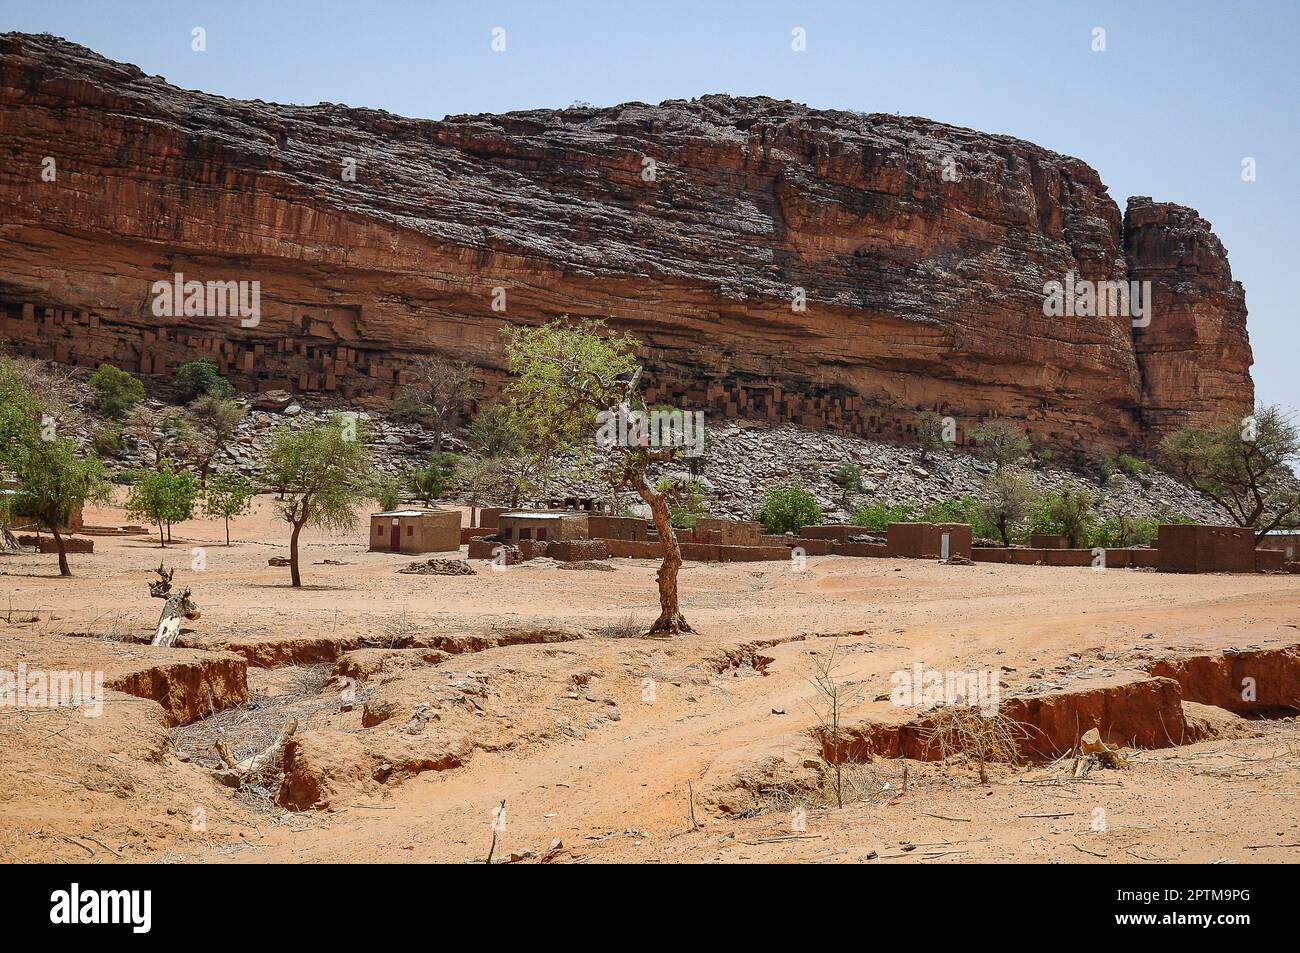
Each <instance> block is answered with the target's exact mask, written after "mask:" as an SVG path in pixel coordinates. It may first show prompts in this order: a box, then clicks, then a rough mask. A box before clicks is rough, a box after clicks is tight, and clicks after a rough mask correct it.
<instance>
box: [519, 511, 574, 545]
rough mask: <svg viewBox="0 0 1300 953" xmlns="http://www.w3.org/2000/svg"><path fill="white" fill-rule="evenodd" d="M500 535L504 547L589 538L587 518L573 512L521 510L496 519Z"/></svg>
mask: <svg viewBox="0 0 1300 953" xmlns="http://www.w3.org/2000/svg"><path fill="white" fill-rule="evenodd" d="M497 535H498V536H500V537H501V541H502V542H504V543H512V544H516V545H517V544H518V543H519V542H520V541H527V540H533V541H535V542H543V543H545V542H552V543H556V542H566V541H568V540H574V539H586V538H587V514H586V513H580V512H573V511H571V510H540V511H529V510H519V511H516V512H512V513H502V514H501V515H500V516H498V517H497Z"/></svg>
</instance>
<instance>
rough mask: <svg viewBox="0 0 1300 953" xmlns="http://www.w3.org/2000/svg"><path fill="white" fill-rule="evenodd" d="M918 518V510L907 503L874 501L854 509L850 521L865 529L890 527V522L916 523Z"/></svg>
mask: <svg viewBox="0 0 1300 953" xmlns="http://www.w3.org/2000/svg"><path fill="white" fill-rule="evenodd" d="M916 518H917V514H916V510H915V509H913V508H912V507H910V506H908V505H907V504H905V503H899V504H896V505H891V504H889V503H872V504H871V505H870V506H860V507H858V508H857V509H856V510H854V511H853V515H852V516H850V517H849V522H850V523H852V524H853V525H854V526H861V527H863V528H864V529H888V528H889V524H890V523H914V522H916Z"/></svg>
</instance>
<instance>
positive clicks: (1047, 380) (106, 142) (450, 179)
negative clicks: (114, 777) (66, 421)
mask: <svg viewBox="0 0 1300 953" xmlns="http://www.w3.org/2000/svg"><path fill="white" fill-rule="evenodd" d="M0 141H3V142H4V144H5V145H4V150H5V161H4V163H3V164H0V318H3V326H0V336H3V337H6V338H8V339H9V340H10V342H11V346H12V347H13V348H14V349H15V350H18V351H22V352H25V353H30V354H35V355H39V356H49V357H54V358H57V359H58V360H61V361H69V362H74V363H83V364H95V363H98V362H100V361H104V360H107V361H112V362H114V363H116V364H118V365H119V366H122V367H125V368H127V369H129V370H132V371H136V372H140V373H145V374H150V373H163V372H166V371H168V370H169V369H170V368H171V367H173V366H175V365H176V364H178V363H180V362H183V361H186V360H193V359H196V358H200V357H209V358H212V359H214V360H216V361H218V363H220V364H221V365H222V367H223V368H224V369H225V370H226V372H227V373H228V374H229V375H230V376H231V378H232V380H234V381H235V383H236V384H237V385H238V386H240V387H242V388H246V389H254V388H270V387H282V388H289V389H294V390H301V391H322V392H326V393H331V392H332V393H336V394H338V395H339V396H340V397H343V398H348V399H353V400H359V401H365V400H373V401H375V402H379V401H383V400H385V399H387V397H389V396H390V395H391V394H392V392H393V389H394V388H395V387H396V386H398V385H399V384H400V383H401V381H402V380H403V375H404V373H405V368H406V367H407V366H408V363H409V361H410V360H411V358H413V357H415V356H417V355H419V354H420V353H422V352H427V351H429V350H431V349H436V350H441V351H447V352H451V353H453V354H456V355H460V356H463V357H466V358H469V359H471V360H472V361H474V362H475V363H476V364H478V365H479V366H481V367H482V368H483V374H484V378H485V381H486V382H487V384H488V387H487V391H486V392H487V394H489V395H490V394H491V393H492V391H493V389H494V388H495V387H496V386H497V385H498V384H499V383H500V381H501V380H502V379H503V374H502V370H501V366H502V356H501V344H500V329H501V327H502V326H503V324H504V323H505V322H537V321H541V320H544V319H546V318H549V317H552V316H555V315H559V314H564V313H569V314H575V315H592V316H608V317H610V318H611V320H612V322H613V323H614V324H615V325H617V326H619V327H622V328H625V329H627V330H630V331H632V332H634V333H636V334H637V335H638V336H640V337H641V338H642V339H643V340H644V342H645V345H646V347H645V351H644V355H643V356H644V359H645V361H646V363H647V367H648V369H649V372H650V380H651V382H652V385H653V390H652V393H651V395H650V396H652V397H653V398H654V399H657V400H660V401H676V402H678V403H681V404H682V405H684V406H688V407H691V408H701V407H703V408H705V409H706V410H707V411H708V412H710V413H713V414H718V415H727V416H747V417H758V418H767V419H771V420H785V421H791V422H795V423H801V424H808V425H813V426H829V427H835V428H842V429H845V430H849V431H852V432H855V433H859V434H863V435H879V436H884V437H887V438H903V439H906V437H907V435H908V431H909V430H910V427H911V423H912V419H913V415H914V413H915V411H916V410H918V409H924V408H930V409H935V410H939V411H942V412H943V413H946V414H951V415H952V416H954V417H956V418H957V420H958V421H959V423H960V426H961V434H962V436H963V437H964V434H965V431H966V429H967V428H969V427H973V426H975V425H977V424H978V423H979V422H980V421H981V420H982V419H984V418H986V417H988V416H994V415H997V416H1003V417H1007V418H1011V419H1014V420H1016V421H1019V422H1023V423H1024V425H1025V426H1026V427H1027V428H1028V429H1029V430H1031V431H1032V432H1033V433H1034V435H1035V436H1036V438H1037V439H1038V440H1040V441H1041V442H1043V443H1046V444H1049V445H1053V446H1057V447H1064V448H1071V447H1072V448H1076V449H1084V448H1086V449H1089V450H1091V449H1104V448H1109V449H1117V448H1122V447H1127V446H1142V445H1144V444H1149V442H1150V440H1151V439H1153V438H1154V437H1156V436H1158V435H1159V434H1160V433H1162V432H1164V431H1165V430H1167V429H1168V428H1170V427H1172V426H1176V425H1178V424H1180V423H1182V422H1184V421H1204V420H1208V419H1210V418H1212V417H1214V416H1217V415H1218V414H1221V413H1232V414H1239V413H1241V412H1243V411H1244V410H1245V409H1246V408H1248V407H1249V406H1250V405H1251V403H1252V400H1253V393H1252V385H1251V381H1250V376H1249V366H1250V360H1251V358H1250V348H1249V344H1248V342H1247V338H1246V328H1245V306H1244V300H1243V297H1242V292H1241V288H1240V285H1237V284H1234V283H1233V282H1232V280H1231V273H1230V271H1229V268H1228V262H1227V258H1226V256H1225V253H1224V251H1223V248H1222V246H1221V245H1220V244H1219V242H1218V240H1217V239H1216V238H1215V237H1214V235H1213V234H1212V233H1211V232H1210V230H1209V226H1208V225H1206V223H1204V222H1203V221H1201V220H1200V219H1199V218H1198V217H1197V216H1196V214H1195V213H1194V212H1191V211H1190V210H1187V209H1181V208H1179V207H1177V206H1164V205H1155V204H1152V203H1150V202H1149V200H1134V204H1131V205H1130V207H1129V212H1128V220H1129V231H1128V233H1127V234H1126V233H1125V231H1124V227H1123V222H1122V221H1121V216H1120V212H1119V209H1118V207H1117V206H1116V204H1115V203H1114V202H1113V201H1112V200H1111V198H1110V196H1109V195H1108V194H1107V192H1106V189H1105V186H1104V185H1103V184H1102V182H1101V181H1100V178H1099V177H1098V175H1097V173H1096V172H1095V171H1094V170H1093V169H1091V168H1090V167H1089V166H1087V165H1086V164H1085V163H1083V162H1081V161H1079V160H1078V159H1072V158H1069V157H1066V156H1061V155H1058V154H1056V153H1053V152H1050V151H1048V150H1045V149H1041V148H1039V147H1037V146H1034V145H1032V144H1030V143H1027V142H1023V141H1020V140H1016V139H1012V138H1009V137H1005V136H995V135H987V134H983V133H978V132H974V131H971V130H967V129H960V128H955V127H951V126H946V125H942V124H940V123H935V122H931V121H928V120H924V119H916V118H908V117H897V116H887V115H870V116H864V115H857V114H851V113H844V112H831V111H819V110H814V109H809V108H807V107H805V106H800V105H796V104H793V103H789V102H780V101H775V100H770V99H765V98H754V99H736V98H731V97H727V96H705V97H702V98H701V99H698V100H692V101H690V102H686V101H670V102H665V103H661V104H660V105H658V106H648V105H644V104H639V103H632V104H626V105H623V106H618V107H613V108H607V109H594V108H573V109H567V110H559V111H550V110H538V111H530V112H520V113H511V114H507V115H501V116H492V115H484V116H458V117H449V118H448V119H446V120H443V121H441V122H435V121H426V120H414V119H404V118H401V117H398V116H394V115H391V114H389V113H386V112H383V111H376V110H368V109H353V108H348V107H344V106H337V105H330V104H321V105H318V106H278V105H270V104H267V103H263V102H260V101H255V102H240V101H234V100H229V99H224V98H221V97H218V96H212V95H208V94H204V93H198V92H192V91H187V90H180V89H177V88H175V87H173V86H170V85H168V84H167V83H165V82H164V81H163V80H162V79H161V78H158V77H147V76H145V75H144V74H143V73H142V72H141V71H140V70H138V69H137V68H135V67H133V66H129V65H124V64H119V63H114V62H111V61H109V60H106V59H104V58H103V57H100V56H98V55H97V54H95V53H93V52H91V51H89V50H86V49H84V48H82V47H79V46H76V45H75V44H71V43H68V42H66V41H62V40H58V39H55V38H52V37H46V36H29V35H22V34H5V35H3V36H0ZM47 157H48V160H52V162H51V161H47ZM352 168H354V169H355V181H353V180H352V176H350V175H349V170H350V169H352ZM51 169H52V170H54V178H53V181H47V178H48V170H51ZM945 169H947V170H948V174H947V175H945V174H944V173H945ZM43 171H46V172H47V175H46V176H43V175H42V172H43ZM177 272H181V273H183V274H184V275H185V277H186V279H193V280H199V281H240V280H247V281H258V282H260V309H261V311H260V321H259V323H258V324H257V325H256V326H254V327H243V326H241V325H240V322H239V320H238V318H232V317H202V316H190V317H185V316H180V317H162V318H160V317H156V316H155V315H154V313H153V312H152V310H151V302H152V300H153V295H152V294H151V291H150V289H151V286H152V285H153V283H154V282H155V281H158V280H166V281H170V280H171V279H172V277H173V275H174V274H175V273H177ZM1070 272H1074V273H1075V274H1076V275H1077V276H1079V277H1080V278H1086V279H1090V280H1097V281H1102V280H1116V281H1121V280H1126V279H1127V278H1128V277H1129V276H1130V273H1131V274H1132V275H1134V276H1140V277H1144V278H1150V279H1151V280H1152V281H1153V282H1154V285H1153V287H1154V288H1155V305H1156V311H1155V313H1154V315H1153V320H1152V323H1151V326H1150V327H1148V328H1145V329H1140V330H1138V331H1136V332H1135V331H1134V330H1133V329H1132V328H1131V327H1130V322H1129V319H1128V318H1127V317H1126V316H1122V315H1121V316H1111V317H1106V318H1081V317H1066V318H1058V317H1053V318H1048V317H1044V314H1043V286H1044V283H1045V282H1048V281H1053V280H1056V281H1060V280H1064V278H1065V276H1066V275H1067V273H1070ZM498 289H504V304H505V310H504V311H499V310H494V307H493V305H494V302H495V303H496V304H498V305H500V304H501V302H502V296H501V292H500V291H498ZM798 289H803V292H804V293H805V294H806V299H807V307H806V310H803V311H799V310H795V309H793V308H792V306H791V302H792V300H793V298H794V296H795V295H797V294H798Z"/></svg>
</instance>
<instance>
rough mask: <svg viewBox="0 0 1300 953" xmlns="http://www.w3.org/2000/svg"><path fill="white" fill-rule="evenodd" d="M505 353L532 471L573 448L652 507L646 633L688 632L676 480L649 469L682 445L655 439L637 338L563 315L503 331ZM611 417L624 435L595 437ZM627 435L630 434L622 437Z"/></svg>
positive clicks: (682, 493)
mask: <svg viewBox="0 0 1300 953" xmlns="http://www.w3.org/2000/svg"><path fill="white" fill-rule="evenodd" d="M504 333H505V334H506V349H505V350H506V357H507V359H508V360H509V362H510V370H511V371H512V372H513V373H514V374H516V375H517V377H516V378H515V380H513V381H511V382H510V384H509V385H508V386H507V388H506V396H507V397H508V399H509V400H510V401H511V404H512V406H513V411H514V419H515V421H516V424H517V426H518V428H519V432H520V435H521V439H522V442H523V445H524V447H525V448H526V451H527V453H528V455H529V457H530V459H531V460H532V461H533V462H534V464H535V467H536V469H537V470H538V472H540V473H542V474H544V475H545V474H549V473H550V472H552V471H553V470H554V468H555V467H556V466H557V465H558V461H559V460H560V459H561V458H562V457H564V456H566V455H571V454H576V455H580V456H583V457H589V458H597V457H604V458H605V461H606V463H607V464H609V465H608V466H606V467H604V468H602V469H603V472H606V473H608V474H609V480H610V482H611V485H612V487H613V489H614V490H615V491H619V490H623V489H631V490H633V491H635V492H636V494H637V496H639V497H640V498H641V499H642V501H644V502H645V503H646V505H647V506H649V507H650V513H651V515H652V517H653V519H654V524H655V529H656V530H657V531H658V534H659V544H660V546H661V548H662V550H663V562H662V563H661V564H660V566H659V572H658V573H657V577H656V578H657V579H658V581H659V607H660V613H659V618H658V619H657V620H656V621H655V623H654V624H653V625H652V626H650V629H649V631H648V632H647V633H646V634H647V635H676V634H678V633H681V632H694V631H695V630H694V629H693V628H691V626H690V624H689V623H688V622H687V621H686V619H685V618H684V617H683V616H682V613H681V610H680V608H679V601H678V595H677V574H678V571H679V570H680V569H681V565H682V552H681V547H679V546H678V544H677V536H676V534H675V533H674V532H673V525H672V507H673V506H674V505H680V504H681V503H683V502H685V498H686V494H687V492H688V491H687V490H686V488H684V487H681V486H679V485H676V484H672V485H669V486H666V487H664V488H663V489H659V488H657V487H656V486H654V485H652V484H651V481H650V477H649V470H650V468H651V467H652V466H653V465H656V464H665V463H668V462H670V461H672V460H673V459H675V458H676V457H677V456H678V455H679V454H681V453H682V452H684V451H685V449H686V445H685V442H684V441H682V440H679V439H676V438H677V437H681V436H682V435H681V434H677V435H675V436H674V435H672V434H669V435H667V436H668V439H662V437H663V436H664V435H663V434H660V435H659V436H660V438H661V439H654V440H652V439H651V437H650V433H649V428H648V426H647V422H648V420H649V414H648V409H647V407H646V403H645V400H644V399H643V398H642V397H641V394H640V380H641V368H640V367H639V366H638V363H637V359H636V349H637V348H638V347H639V346H640V342H639V341H638V340H637V339H636V338H633V337H631V336H629V335H627V334H623V333H621V332H616V331H610V330H609V329H608V328H607V327H606V326H605V323H604V322H603V321H593V320H589V319H588V320H582V321H577V322H569V321H568V320H567V319H564V318H561V319H559V320H557V321H552V322H550V323H549V324H544V325H542V326H540V327H536V328H507V329H506V330H505V332H504ZM611 423H613V425H614V427H615V429H619V430H620V431H621V432H620V434H619V437H620V439H614V440H607V439H600V432H601V431H602V429H605V428H608V426H609V425H610V424H611ZM623 438H626V439H623Z"/></svg>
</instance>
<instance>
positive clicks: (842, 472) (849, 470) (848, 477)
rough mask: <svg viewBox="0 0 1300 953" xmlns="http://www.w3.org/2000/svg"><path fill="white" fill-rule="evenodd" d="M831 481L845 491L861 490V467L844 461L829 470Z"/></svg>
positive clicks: (855, 491) (856, 491)
mask: <svg viewBox="0 0 1300 953" xmlns="http://www.w3.org/2000/svg"><path fill="white" fill-rule="evenodd" d="M831 482H832V483H834V484H835V485H836V486H838V487H840V488H841V489H842V490H843V491H844V492H845V493H846V494H847V493H861V492H862V467H860V466H858V465H857V464H856V463H851V462H847V461H846V462H844V463H841V464H839V465H838V466H836V468H835V469H834V470H832V471H831Z"/></svg>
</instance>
